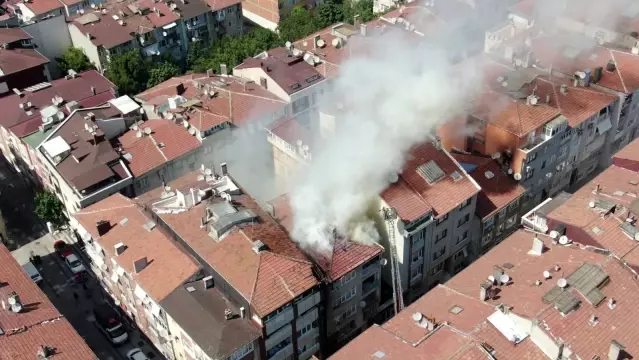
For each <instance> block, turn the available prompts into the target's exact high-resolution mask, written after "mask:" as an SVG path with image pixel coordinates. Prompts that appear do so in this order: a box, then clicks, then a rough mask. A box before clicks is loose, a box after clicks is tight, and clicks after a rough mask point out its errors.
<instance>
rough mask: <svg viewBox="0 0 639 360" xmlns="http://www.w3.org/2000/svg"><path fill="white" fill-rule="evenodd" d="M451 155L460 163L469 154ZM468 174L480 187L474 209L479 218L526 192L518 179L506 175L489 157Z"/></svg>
mask: <svg viewBox="0 0 639 360" xmlns="http://www.w3.org/2000/svg"><path fill="white" fill-rule="evenodd" d="M470 156H472V155H470ZM453 157H454V158H455V159H456V160H457V161H459V162H460V164H461V163H462V162H463V160H466V161H468V159H467V158H468V157H469V155H466V156H463V157H461V158H458V155H457V154H453ZM482 159H485V158H482ZM469 175H470V176H472V178H473V179H475V181H476V182H477V184H479V187H481V191H480V192H479V194H478V195H477V208H476V210H475V213H476V214H477V216H479V217H480V218H481V219H485V218H487V217H490V216H492V215H493V214H495V213H496V212H497V211H500V210H501V209H503V208H505V207H506V206H507V205H508V204H510V203H511V202H513V201H515V200H517V199H519V198H520V197H521V196H522V195H523V194H524V193H525V192H526V189H525V188H524V187H523V186H521V185H520V184H519V182H518V181H515V180H513V178H512V177H511V176H508V173H506V172H505V171H503V170H502V169H501V167H500V165H499V164H498V163H497V162H496V161H494V160H492V159H490V158H488V159H485V161H483V163H481V164H480V165H479V166H477V167H476V168H474V169H473V170H472V171H470V172H469Z"/></svg>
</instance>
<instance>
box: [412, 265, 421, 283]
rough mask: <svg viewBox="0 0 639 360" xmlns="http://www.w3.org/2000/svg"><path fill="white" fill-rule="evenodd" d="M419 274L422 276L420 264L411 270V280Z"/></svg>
mask: <svg viewBox="0 0 639 360" xmlns="http://www.w3.org/2000/svg"><path fill="white" fill-rule="evenodd" d="M418 276H422V267H421V266H418V267H416V268H414V269H412V270H411V271H410V278H411V280H412V279H414V278H416V277H418Z"/></svg>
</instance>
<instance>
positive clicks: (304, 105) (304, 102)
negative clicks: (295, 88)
mask: <svg viewBox="0 0 639 360" xmlns="http://www.w3.org/2000/svg"><path fill="white" fill-rule="evenodd" d="M292 105H293V114H297V113H299V112H301V111H304V110H306V109H308V108H309V107H310V104H309V101H308V96H304V97H303V98H300V99H297V100H295V101H293V104H292Z"/></svg>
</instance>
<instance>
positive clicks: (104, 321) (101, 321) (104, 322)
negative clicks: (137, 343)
mask: <svg viewBox="0 0 639 360" xmlns="http://www.w3.org/2000/svg"><path fill="white" fill-rule="evenodd" d="M93 315H94V316H95V323H96V324H97V325H98V328H99V329H100V330H101V331H102V332H103V333H104V334H105V335H106V336H107V337H108V338H109V340H110V341H111V342H112V343H113V344H116V345H119V344H123V343H124V342H126V341H127V340H128V339H129V334H127V332H126V329H125V327H124V324H122V321H121V320H120V317H119V316H118V314H117V313H116V312H115V310H113V308H112V307H110V306H109V305H108V304H102V305H98V306H96V307H95V308H94V309H93Z"/></svg>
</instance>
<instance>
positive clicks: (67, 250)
mask: <svg viewBox="0 0 639 360" xmlns="http://www.w3.org/2000/svg"><path fill="white" fill-rule="evenodd" d="M53 250H55V252H56V253H57V254H58V255H60V257H62V258H66V257H67V256H69V255H71V254H73V249H71V246H69V245H68V244H67V243H65V242H64V240H58V241H56V242H54V243H53Z"/></svg>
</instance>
